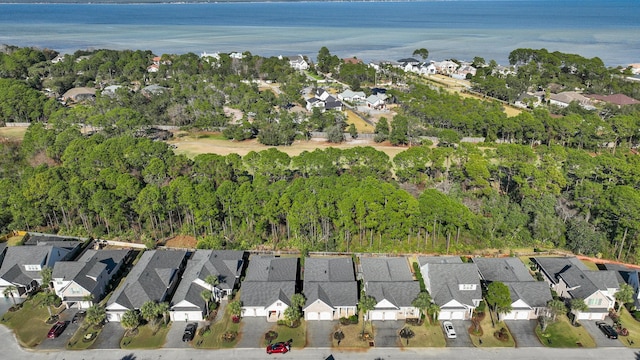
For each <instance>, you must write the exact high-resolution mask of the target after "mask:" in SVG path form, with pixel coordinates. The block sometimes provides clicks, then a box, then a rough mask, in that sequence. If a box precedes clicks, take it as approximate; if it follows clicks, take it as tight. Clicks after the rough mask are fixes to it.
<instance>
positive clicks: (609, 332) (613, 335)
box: [596, 321, 618, 339]
mask: <svg viewBox="0 0 640 360" xmlns="http://www.w3.org/2000/svg"><path fill="white" fill-rule="evenodd" d="M596 325H598V327H599V328H600V331H602V333H603V334H604V336H606V337H608V338H609V339H617V338H618V333H617V332H616V330H615V329H614V328H613V327H612V326H611V325H609V324H607V323H606V322H602V321H598V322H597V323H596Z"/></svg>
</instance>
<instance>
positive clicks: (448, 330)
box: [442, 321, 456, 339]
mask: <svg viewBox="0 0 640 360" xmlns="http://www.w3.org/2000/svg"><path fill="white" fill-rule="evenodd" d="M442 327H443V328H444V332H445V334H447V337H448V338H449V339H455V338H456V330H455V329H454V328H453V323H451V321H445V322H443V323H442Z"/></svg>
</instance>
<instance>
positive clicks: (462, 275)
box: [425, 263, 482, 306]
mask: <svg viewBox="0 0 640 360" xmlns="http://www.w3.org/2000/svg"><path fill="white" fill-rule="evenodd" d="M425 268H426V275H425V277H427V278H428V279H425V283H426V282H427V281H428V282H429V284H430V288H428V289H427V290H429V292H430V293H431V297H432V298H433V301H434V302H435V303H436V304H438V305H440V306H442V305H444V304H447V303H448V302H450V301H451V300H456V301H458V302H460V303H462V304H465V305H468V306H474V303H473V300H474V299H481V298H482V289H481V288H480V275H479V273H478V267H477V266H476V264H474V263H444V264H443V263H426V264H425ZM462 284H475V285H476V289H475V290H460V285H462Z"/></svg>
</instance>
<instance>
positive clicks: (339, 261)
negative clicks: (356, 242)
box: [302, 257, 358, 320]
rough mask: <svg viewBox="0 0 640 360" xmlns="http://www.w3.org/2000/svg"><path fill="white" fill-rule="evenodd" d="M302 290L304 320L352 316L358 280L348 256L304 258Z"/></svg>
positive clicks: (355, 308)
mask: <svg viewBox="0 0 640 360" xmlns="http://www.w3.org/2000/svg"><path fill="white" fill-rule="evenodd" d="M303 293H304V296H305V299H306V303H305V306H304V308H303V309H302V310H303V311H304V317H305V320H338V319H340V318H343V317H349V316H352V315H355V314H356V312H357V307H358V283H357V282H356V278H355V273H354V268H353V261H352V260H351V258H350V257H341V258H328V257H322V258H306V259H305V261H304V286H303Z"/></svg>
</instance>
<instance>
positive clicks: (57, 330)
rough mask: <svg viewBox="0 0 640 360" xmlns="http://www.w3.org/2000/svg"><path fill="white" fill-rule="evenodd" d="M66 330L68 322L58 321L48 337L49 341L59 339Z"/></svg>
mask: <svg viewBox="0 0 640 360" xmlns="http://www.w3.org/2000/svg"><path fill="white" fill-rule="evenodd" d="M66 328H67V322H66V321H58V322H57V323H55V325H53V327H51V330H49V334H48V335H47V337H48V338H49V339H54V338H57V337H58V336H60V334H62V333H63V332H64V329H66Z"/></svg>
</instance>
